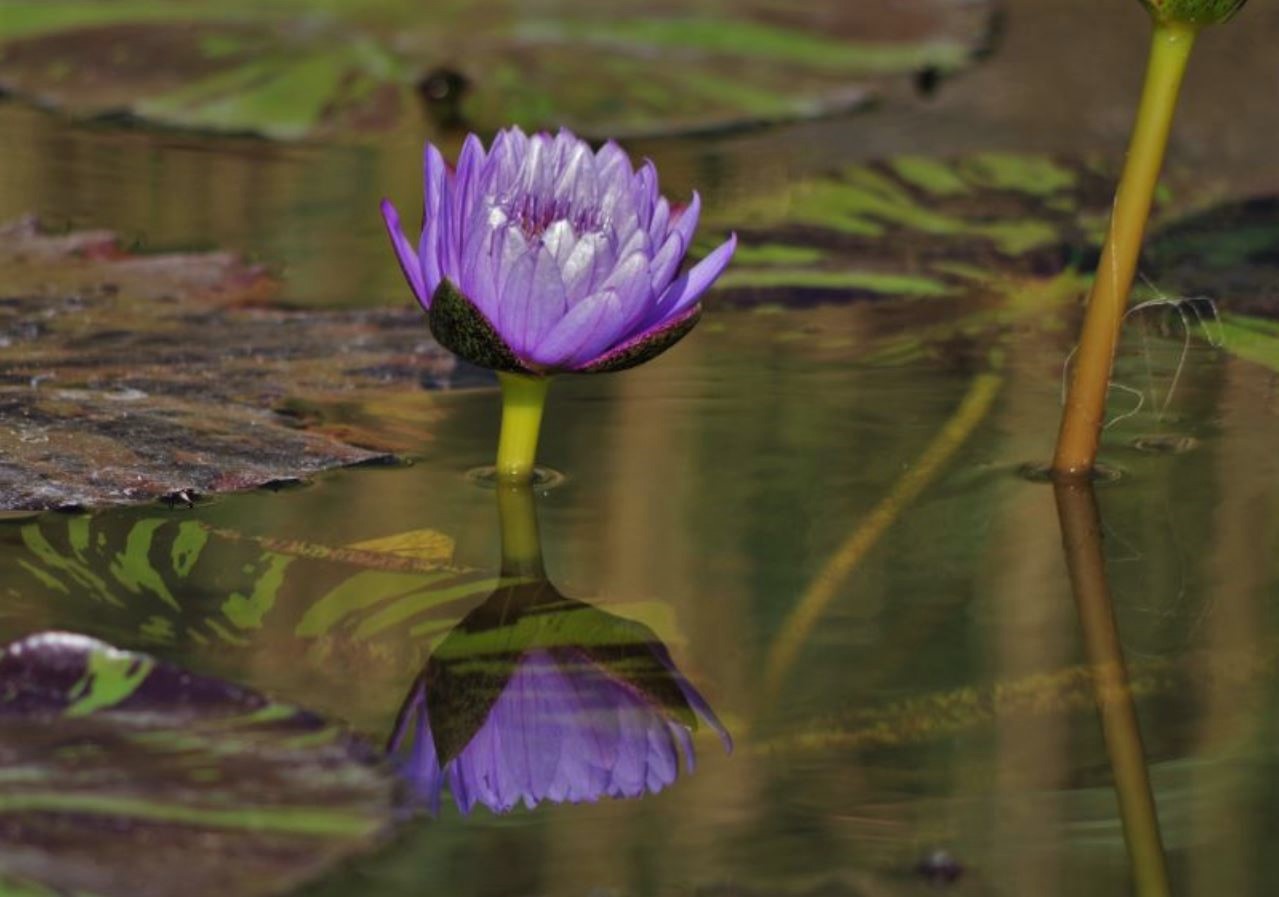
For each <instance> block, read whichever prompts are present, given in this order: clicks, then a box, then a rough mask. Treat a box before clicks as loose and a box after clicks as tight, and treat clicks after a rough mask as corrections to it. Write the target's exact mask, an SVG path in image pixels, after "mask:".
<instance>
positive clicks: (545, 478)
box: [465, 464, 568, 492]
mask: <svg viewBox="0 0 1279 897" xmlns="http://www.w3.org/2000/svg"><path fill="white" fill-rule="evenodd" d="M465 476H466V478H467V479H468V480H469V481H470V482H471V483H473V484H475V485H476V486H479V487H480V488H482V489H496V488H497V485H498V483H499V482H500V480H499V478H498V475H497V467H496V466H495V465H493V464H485V465H483V466H482V467H472V468H471V469H470V470H468V471H467V472H466V474H465ZM567 481H568V475H567V474H564V473H561V472H560V471H558V470H555V469H553V468H550V467H534V468H533V488H534V489H538V490H540V491H542V492H549V491H550V490H552V489H558V488H559V487H560V486H562V485H564V483H566V482H567Z"/></svg>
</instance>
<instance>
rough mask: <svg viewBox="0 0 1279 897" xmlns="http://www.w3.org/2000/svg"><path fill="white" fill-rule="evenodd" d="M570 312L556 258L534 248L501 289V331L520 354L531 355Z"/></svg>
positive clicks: (520, 261)
mask: <svg viewBox="0 0 1279 897" xmlns="http://www.w3.org/2000/svg"><path fill="white" fill-rule="evenodd" d="M567 313H568V297H567V295H565V292H564V283H563V281H562V280H561V279H560V268H559V265H557V264H556V263H555V257H554V256H553V255H551V253H550V252H549V251H548V250H547V248H546V247H545V246H536V247H533V248H532V249H531V250H530V251H529V252H528V253H527V254H525V255H524V256H523V257H522V258H521V259H520V260H519V262H517V263H516V265H515V267H514V268H513V269H512V271H511V276H510V278H508V280H507V285H506V286H505V287H504V288H503V290H502V333H503V334H504V335H505V337H506V340H507V342H508V344H509V345H510V346H511V348H512V349H514V350H515V353H516V354H517V355H520V356H523V357H528V355H529V354H530V352H531V351H532V350H533V349H534V348H535V347H536V346H538V345H540V344H541V343H542V341H543V340H544V339H546V335H547V333H549V332H550V330H551V328H552V327H554V326H555V325H556V324H557V323H558V322H559V320H560V318H562V317H564V315H565V314H567Z"/></svg>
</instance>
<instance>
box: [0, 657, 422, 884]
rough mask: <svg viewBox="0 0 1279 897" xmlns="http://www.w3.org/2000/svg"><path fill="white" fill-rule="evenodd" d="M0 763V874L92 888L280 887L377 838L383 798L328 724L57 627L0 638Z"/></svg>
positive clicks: (382, 828) (368, 751)
mask: <svg viewBox="0 0 1279 897" xmlns="http://www.w3.org/2000/svg"><path fill="white" fill-rule="evenodd" d="M0 763H2V764H3V766H4V769H5V776H4V780H3V783H0V814H3V817H4V822H5V824H4V826H3V828H2V829H0V873H3V875H4V876H6V877H8V876H13V877H15V878H17V879H21V880H24V881H25V882H29V883H36V882H38V883H40V885H42V886H47V887H49V888H51V889H55V890H58V891H61V892H66V893H77V894H80V893H88V894H95V895H99V897H114V895H121V897H124V895H128V897H135V895H137V897H146V895H157V897H160V895H163V897H168V895H171V894H176V893H181V894H188V895H191V897H200V895H206V894H207V895H215V894H216V895H236V897H238V895H258V894H278V893H282V892H285V891H288V890H290V889H292V888H294V887H296V886H297V885H298V884H299V883H300V882H302V881H305V880H308V879H311V878H314V877H315V876H316V875H317V874H319V873H320V872H322V871H324V870H325V869H328V868H330V867H332V866H333V865H334V864H335V863H337V862H340V861H341V860H343V859H345V858H347V857H350V856H352V855H354V854H357V853H359V852H362V851H364V850H367V849H369V848H370V847H372V846H374V845H376V844H377V843H379V842H380V840H381V839H382V837H383V836H384V835H385V834H386V833H387V832H388V830H389V828H390V825H391V820H392V817H393V814H394V811H395V807H396V802H397V798H396V786H395V782H394V779H393V777H392V776H391V775H390V774H389V773H388V772H387V771H386V770H385V769H384V767H383V765H382V764H381V763H380V762H379V760H378V758H377V753H376V752H375V751H374V750H373V749H372V748H371V747H370V746H369V745H367V744H365V743H364V742H362V741H360V740H358V739H356V738H355V737H353V736H351V735H349V734H347V733H346V732H345V731H344V730H342V729H341V728H340V727H337V726H335V725H332V724H329V723H326V722H325V721H324V720H322V719H321V718H319V717H317V716H315V715H313V714H310V713H307V712H305V711H301V710H298V709H296V708H294V707H292V706H288V705H285V704H278V703H273V702H271V701H268V700H267V699H266V698H263V697H262V696H260V695H258V694H255V693H254V692H251V691H248V690H246V689H243V688H240V687H238V686H234V685H231V684H228V683H226V682H222V681H219V680H215V679H209V678H205V677H201V676H195V675H192V674H191V673H188V672H186V671H185V670H183V669H181V668H179V667H176V666H173V665H171V664H168V663H164V662H162V661H159V660H156V659H155V658H153V657H149V656H147V655H145V654H136V653H132V652H127V651H120V650H117V649H115V648H113V647H111V646H110V645H108V644H105V643H103V642H99V641H96V640H94V639H90V638H87V637H84V636H79V635H73V634H70V633H60V632H50V633H42V634H40V635H34V636H31V637H29V638H26V639H24V640H22V641H19V642H15V643H13V644H11V645H9V646H7V647H6V648H5V649H4V650H3V653H0ZM24 886H27V885H25V884H24ZM27 887H28V890H27V891H26V892H24V891H21V890H19V891H18V893H41V891H40V890H39V889H38V887H37V886H36V885H35V884H31V885H29V886H27ZM6 893H8V892H7V891H6Z"/></svg>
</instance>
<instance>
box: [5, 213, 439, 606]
mask: <svg viewBox="0 0 1279 897" xmlns="http://www.w3.org/2000/svg"><path fill="white" fill-rule="evenodd" d="M0 277H2V278H3V279H4V281H5V283H6V289H7V290H9V291H10V292H9V294H8V295H10V296H11V297H13V298H11V299H9V300H7V301H6V303H5V305H4V307H3V308H0V327H3V329H4V330H5V331H6V332H7V333H10V334H13V336H12V337H11V338H10V339H9V341H8V342H7V344H6V345H5V346H4V347H2V348H0V358H2V360H3V362H4V367H5V370H6V371H7V372H8V374H9V376H8V378H7V379H6V381H5V383H4V384H2V385H0V452H2V453H3V455H4V459H5V463H4V464H2V465H0V507H3V508H9V509H12V508H24V509H42V508H51V507H60V506H66V505H95V506H101V505H105V504H120V503H133V502H137V501H140V500H146V499H149V498H155V497H158V496H162V495H166V494H170V493H175V492H178V491H180V490H191V489H194V490H195V491H197V492H201V493H206V492H214V491H227V490H233V489H243V488H248V487H253V486H258V485H262V484H263V483H268V482H273V481H278V480H284V479H293V478H297V477H300V476H305V475H307V474H310V473H313V472H316V471H319V470H323V469H326V468H330V467H334V466H337V465H342V464H353V463H359V462H362V461H368V460H370V459H373V458H376V457H377V453H376V452H375V451H372V450H369V449H368V448H365V447H363V446H368V445H370V443H373V444H374V445H375V447H377V448H381V447H388V448H396V447H398V443H395V440H393V439H392V440H390V442H391V443H393V444H391V445H388V444H387V441H378V437H377V436H376V435H375V434H373V433H372V432H371V431H370V429H369V428H365V429H364V430H362V431H361V433H359V434H338V435H351V436H352V439H354V440H356V441H357V442H358V444H351V442H348V441H344V440H342V439H339V438H335V436H331V435H328V434H325V433H322V432H315V431H313V430H312V429H309V428H308V426H307V424H308V423H309V421H308V420H307V419H306V418H305V417H300V416H299V415H297V414H288V412H289V411H291V410H295V406H296V404H297V403H301V404H303V405H310V406H315V405H321V406H322V405H326V404H333V403H336V402H339V401H341V402H346V403H354V402H357V401H358V400H359V399H360V398H361V397H363V396H374V397H380V398H382V399H384V400H385V399H386V398H387V397H388V396H394V395H397V394H407V396H408V399H407V400H406V401H411V400H415V401H416V402H417V412H418V414H417V416H418V417H419V418H421V419H423V420H424V421H429V420H430V419H431V417H432V416H434V415H436V414H438V412H437V411H436V410H435V409H434V407H433V406H432V405H431V404H430V403H429V399H428V398H427V397H426V396H425V395H424V391H423V389H422V382H423V380H425V379H430V378H432V377H434V376H435V375H436V374H438V373H440V372H443V371H446V370H449V369H451V368H452V365H453V362H452V359H451V357H450V356H449V355H448V354H447V353H445V352H444V351H443V350H441V349H440V348H439V347H438V346H436V345H435V343H434V342H432V341H431V340H430V339H429V337H428V336H427V335H426V332H425V327H424V325H423V323H422V321H421V315H420V311H419V310H417V309H405V310H403V311H369V312H319V313H316V312H305V311H285V310H271V309H267V308H261V307H243V306H246V305H250V306H257V305H260V303H261V302H262V300H263V299H265V298H267V297H268V296H270V295H271V292H272V289H273V284H272V283H271V281H270V279H269V278H267V277H266V276H265V275H264V274H263V272H261V271H260V270H258V269H256V268H252V267H250V266H247V265H245V264H243V263H242V262H241V261H239V260H238V259H236V258H234V257H232V256H230V255H226V254H222V253H204V254H188V255H164V256H134V255H131V254H129V253H127V252H125V251H124V250H123V249H122V248H121V247H120V245H119V244H118V242H117V241H116V240H115V238H114V237H113V236H112V235H111V234H109V233H73V234H68V235H64V236H53V235H49V234H46V233H43V232H41V231H40V229H39V228H38V227H37V226H36V225H35V224H34V223H33V222H31V221H29V220H26V221H19V222H16V223H13V224H10V225H7V226H0ZM277 409H278V411H277ZM420 426H421V424H419V427H420ZM139 538H140V539H142V540H143V541H144V542H145V540H146V536H145V534H141V533H140V534H139ZM137 550H140V551H145V546H144V545H139V546H138V548H137ZM132 551H133V549H128V548H126V549H125V551H124V553H123V554H122V557H121V565H122V569H124V570H127V569H129V558H130V556H131V553H132ZM134 586H135V588H136V589H140V590H143V591H148V590H154V584H153V583H148V582H146V581H143V580H138V581H136V582H135V583H134Z"/></svg>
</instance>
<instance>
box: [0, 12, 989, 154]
mask: <svg viewBox="0 0 1279 897" xmlns="http://www.w3.org/2000/svg"><path fill="white" fill-rule="evenodd" d="M174 10H175V8H174V5H173V4H171V3H166V2H161V0H130V2H127V3H119V2H111V0H70V2H59V3H56V4H50V3H49V2H48V0H8V2H6V4H5V8H4V15H3V17H2V18H0V87H2V88H4V89H8V90H10V91H12V92H15V93H18V94H21V95H23V96H26V97H29V98H32V99H34V100H36V101H38V102H41V103H43V104H46V105H50V106H54V107H58V108H63V109H67V110H69V111H71V112H74V113H77V114H90V115H100V114H104V113H105V114H110V113H123V114H126V115H130V116H136V117H141V118H144V119H147V120H150V121H156V122H160V123H164V124H169V125H176V126H180V127H196V128H205V129H213V130H220V131H250V132H256V133H261V134H265V135H268V136H273V137H279V138H293V137H299V136H303V135H314V134H327V133H334V132H345V133H350V134H354V133H361V132H367V131H368V130H370V129H378V128H387V127H391V126H394V125H395V124H396V123H397V122H399V121H402V120H403V118H404V117H405V116H406V115H411V116H413V117H417V118H422V117H424V116H425V118H426V119H427V120H429V121H431V122H433V124H434V125H435V127H436V129H437V130H439V129H447V128H449V127H453V126H458V125H462V126H470V127H473V128H475V129H477V130H482V131H491V130H493V129H495V128H497V127H501V126H504V125H506V124H509V123H511V122H517V123H519V124H523V125H525V126H548V125H554V124H561V123H563V124H568V125H570V126H573V127H576V128H578V129H580V130H582V131H584V132H587V133H591V134H595V135H614V136H615V135H620V134H637V133H659V132H660V133H671V132H679V131H702V130H706V129H711V128H722V127H725V126H735V125H741V124H743V123H753V122H764V121H775V120H778V119H788V118H801V117H809V116H814V115H822V114H830V113H833V112H839V111H844V110H847V109H851V108H855V107H857V106H860V105H862V104H863V103H865V102H866V101H867V99H869V98H871V97H873V96H875V95H878V94H882V93H884V92H885V90H887V89H891V88H892V86H893V85H894V84H902V83H907V82H908V81H909V79H910V78H911V77H913V76H915V75H916V74H918V73H921V72H926V73H928V76H929V78H930V80H935V77H936V76H940V75H945V74H947V73H949V72H953V71H955V70H958V69H960V68H963V67H964V66H966V65H968V64H969V63H970V62H972V61H973V60H974V59H975V58H976V57H977V56H979V55H980V54H981V52H982V51H983V50H984V49H985V48H986V46H987V44H988V42H989V40H990V37H991V34H992V31H993V22H994V18H995V13H994V3H993V0H860V2H858V3H855V4H850V3H846V2H844V0H815V2H810V3H803V4H777V3H775V2H770V0H692V2H676V0H661V2H657V3H653V2H640V0H610V2H608V3H604V4H599V3H591V2H585V0H549V2H543V3H538V4H536V5H534V6H532V7H521V8H520V9H518V10H515V9H512V10H510V11H500V10H495V9H494V8H493V7H492V5H491V4H485V3H479V2H463V3H443V4H440V3H436V4H422V3H417V2H412V0H365V2H353V3H343V4H327V5H325V6H324V7H323V8H322V10H321V11H317V10H316V8H315V5H314V4H312V3H304V2H301V0H283V2H273V3H260V2H250V0H217V2H214V0H188V2H184V3H183V4H181V9H180V11H178V12H175V11H174Z"/></svg>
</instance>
